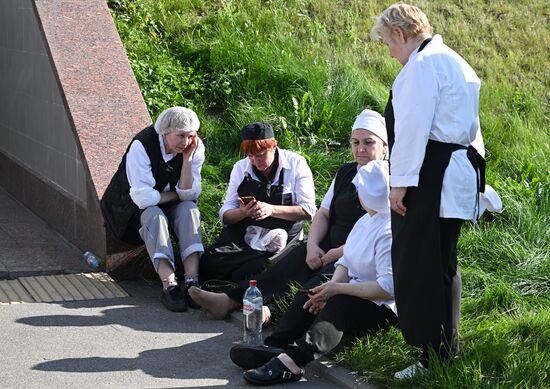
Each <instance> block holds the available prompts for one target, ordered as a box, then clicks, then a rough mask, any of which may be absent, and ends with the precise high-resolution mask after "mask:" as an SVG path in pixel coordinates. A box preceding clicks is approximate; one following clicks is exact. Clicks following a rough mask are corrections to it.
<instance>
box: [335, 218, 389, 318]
mask: <svg viewBox="0 0 550 389" xmlns="http://www.w3.org/2000/svg"><path fill="white" fill-rule="evenodd" d="M391 243H392V238H391V218H390V214H389V213H377V214H375V215H374V216H370V215H369V214H366V215H364V216H362V217H361V218H360V219H359V220H357V223H355V225H354V226H353V229H352V230H351V232H350V233H349V235H348V238H347V239H346V244H345V245H344V256H343V257H342V258H340V259H339V260H338V261H337V262H336V263H335V264H334V266H335V267H336V266H339V265H341V266H344V267H346V268H347V269H348V276H349V278H350V281H349V282H350V283H359V282H365V281H376V282H377V283H378V285H379V286H380V287H381V288H382V289H384V290H385V291H386V292H388V293H389V294H390V295H392V296H393V295H394V291H393V271H392V266H391ZM371 301H372V302H373V303H375V304H377V305H382V304H384V305H385V306H387V307H388V308H389V309H391V310H392V311H393V312H394V313H396V314H397V310H396V307H395V301H394V300H371Z"/></svg>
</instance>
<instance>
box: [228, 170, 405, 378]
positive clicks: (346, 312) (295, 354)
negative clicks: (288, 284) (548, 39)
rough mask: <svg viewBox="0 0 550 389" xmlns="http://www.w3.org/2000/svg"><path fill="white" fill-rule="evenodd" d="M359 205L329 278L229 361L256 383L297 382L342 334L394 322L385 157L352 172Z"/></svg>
mask: <svg viewBox="0 0 550 389" xmlns="http://www.w3.org/2000/svg"><path fill="white" fill-rule="evenodd" d="M353 184H354V185H355V186H356V187H357V191H358V194H359V200H360V202H361V205H362V206H363V208H364V209H365V211H366V212H367V214H366V215H364V216H363V217H362V218H361V219H359V220H358V221H357V223H356V224H355V226H354V227H353V229H352V231H351V232H350V234H349V236H348V238H347V240H346V244H345V246H344V255H343V256H342V257H341V258H340V259H339V260H338V261H337V262H336V264H335V267H336V269H335V271H334V274H333V276H332V279H331V280H330V281H329V282H326V283H324V284H321V285H319V286H315V287H312V288H310V289H306V290H302V291H300V292H298V294H297V295H296V296H295V298H294V301H293V302H292V303H291V305H290V307H289V308H288V310H287V311H286V312H285V314H284V316H283V317H282V319H281V320H280V321H279V322H278V324H277V326H276V328H275V330H274V331H273V333H272V334H271V335H270V336H269V337H267V338H266V340H265V344H266V346H246V345H237V346H234V347H233V348H232V349H231V352H230V355H231V359H232V360H233V362H234V363H235V364H237V365H238V366H240V367H242V368H245V369H251V370H248V371H246V372H245V373H244V379H245V380H246V381H248V382H249V383H251V384H254V385H274V384H279V383H283V382H290V381H297V380H299V379H300V378H301V377H302V373H303V372H302V368H303V367H304V366H306V365H307V364H308V363H309V362H311V361H313V360H314V359H315V358H318V357H320V356H321V355H323V354H326V353H328V352H330V351H331V350H333V349H334V348H335V347H336V346H337V345H338V344H339V343H340V341H341V339H342V337H343V335H344V334H363V333H366V332H370V331H376V330H378V329H382V328H387V327H388V326H391V325H395V324H397V316H396V311H395V304H394V301H393V276H392V267H391V255H390V252H391V226H390V207H389V200H388V195H389V177H388V163H387V161H379V160H376V161H372V162H369V163H368V164H367V165H365V166H363V167H362V168H361V169H360V170H359V171H358V173H357V175H356V176H355V178H354V180H353Z"/></svg>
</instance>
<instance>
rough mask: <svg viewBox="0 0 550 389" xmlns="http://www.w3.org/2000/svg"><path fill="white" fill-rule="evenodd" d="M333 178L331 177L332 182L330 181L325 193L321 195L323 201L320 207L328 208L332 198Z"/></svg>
mask: <svg viewBox="0 0 550 389" xmlns="http://www.w3.org/2000/svg"><path fill="white" fill-rule="evenodd" d="M335 180H336V179H335V178H333V179H332V182H331V183H330V186H329V188H328V190H327V193H325V197H323V201H322V202H321V207H323V208H325V209H326V210H330V203H332V198H333V197H334V181H335Z"/></svg>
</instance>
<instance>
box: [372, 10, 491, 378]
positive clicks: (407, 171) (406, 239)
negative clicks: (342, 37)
mask: <svg viewBox="0 0 550 389" xmlns="http://www.w3.org/2000/svg"><path fill="white" fill-rule="evenodd" d="M372 36H373V37H374V38H376V39H380V40H382V41H383V42H384V43H385V44H386V45H387V46H388V48H389V52H390V55H391V56H392V57H394V58H395V59H397V60H398V61H399V62H400V63H401V65H403V69H402V70H401V72H400V73H399V74H398V76H397V77H396V79H395V81H394V83H393V86H392V90H391V92H390V99H389V101H388V104H387V106H386V112H385V116H386V126H387V129H388V138H389V146H390V185H391V191H390V205H391V208H392V211H393V212H392V235H393V245H392V263H393V271H394V273H393V274H394V284H395V298H396V304H397V311H398V314H399V322H400V327H401V329H402V331H403V336H404V337H405V340H406V341H407V342H408V343H409V344H411V345H413V346H417V347H420V348H422V350H423V356H422V359H421V361H420V362H419V363H416V364H414V365H412V366H410V367H409V368H407V369H405V370H403V371H401V372H398V373H396V378H405V377H410V376H412V375H414V374H416V373H418V372H420V371H422V370H423V369H424V368H425V367H428V365H429V356H430V350H433V351H434V353H435V355H437V356H439V358H440V359H441V360H448V359H449V358H450V348H451V340H452V336H453V334H452V333H453V330H452V327H453V325H452V321H453V320H452V306H453V303H452V300H453V293H452V288H451V286H452V279H453V277H455V275H456V274H457V270H458V269H457V254H456V245H457V241H458V238H459V236H460V229H461V227H462V224H463V222H464V220H470V219H475V218H476V217H477V209H478V207H477V205H478V192H479V190H480V188H484V186H485V183H484V163H485V161H484V160H483V157H482V156H481V155H480V154H479V153H478V152H477V150H476V148H474V147H473V146H472V144H473V143H474V141H476V138H477V142H482V140H481V134H480V133H479V118H478V107H479V89H480V80H479V78H478V77H477V75H476V74H475V72H474V70H473V69H472V68H471V67H470V65H468V63H467V62H466V61H465V60H464V59H463V58H462V57H460V56H459V55H458V54H457V53H456V52H454V51H453V50H451V49H450V48H449V47H447V46H446V45H445V44H444V43H443V39H442V38H441V36H440V35H435V36H433V37H432V27H431V26H430V23H429V21H428V18H427V17H426V15H425V14H424V13H423V12H422V11H421V10H420V9H419V8H418V7H415V6H410V5H407V4H402V3H400V4H394V5H392V6H390V7H389V8H387V9H386V10H385V11H384V12H382V14H380V15H379V16H378V17H377V20H376V23H375V25H374V27H373V29H372ZM481 149H482V146H481Z"/></svg>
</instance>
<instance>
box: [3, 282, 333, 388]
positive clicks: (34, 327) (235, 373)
mask: <svg viewBox="0 0 550 389" xmlns="http://www.w3.org/2000/svg"><path fill="white" fill-rule="evenodd" d="M119 284H120V285H121V286H122V287H123V288H124V289H125V290H126V291H128V292H129V294H130V295H131V297H129V298H119V299H106V300H90V301H81V302H66V303H49V304H47V303H31V304H12V305H2V306H0V316H1V318H2V320H1V321H0V331H1V332H2V334H3V336H2V337H0V366H1V367H2V368H1V369H0V386H1V387H2V388H22V387H25V388H45V387H49V388H51V387H55V388H74V387H79V388H91V387H94V388H97V387H123V386H124V387H131V388H137V387H147V388H173V387H178V388H192V387H193V388H194V387H223V388H241V387H245V386H248V385H246V383H245V381H244V380H243V379H242V370H240V369H239V368H238V367H237V366H235V365H233V363H232V362H231V360H230V359H229V355H228V350H229V348H230V347H231V345H232V343H233V342H235V341H238V340H240V339H241V336H242V333H241V327H240V323H235V321H231V320H229V321H216V320H210V319H209V318H208V317H207V316H206V315H205V314H204V313H202V312H200V311H194V310H191V311H189V312H186V313H173V312H169V311H167V310H166V309H164V308H163V307H162V305H161V304H160V302H159V301H158V293H159V288H158V286H157V285H154V286H153V285H148V284H147V283H145V282H143V281H131V282H122V283H119ZM292 387H296V388H314V387H315V388H318V389H321V388H333V387H334V384H333V383H330V382H328V381H326V380H324V379H322V378H319V377H316V376H315V375H310V376H308V378H305V379H302V381H300V382H298V383H296V384H293V386H292Z"/></svg>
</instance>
